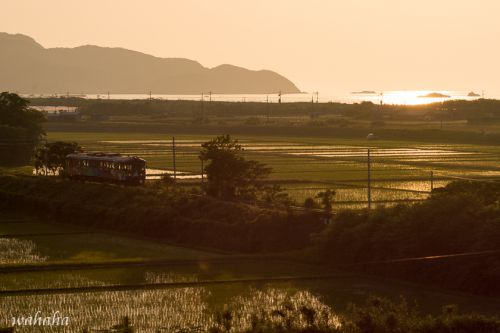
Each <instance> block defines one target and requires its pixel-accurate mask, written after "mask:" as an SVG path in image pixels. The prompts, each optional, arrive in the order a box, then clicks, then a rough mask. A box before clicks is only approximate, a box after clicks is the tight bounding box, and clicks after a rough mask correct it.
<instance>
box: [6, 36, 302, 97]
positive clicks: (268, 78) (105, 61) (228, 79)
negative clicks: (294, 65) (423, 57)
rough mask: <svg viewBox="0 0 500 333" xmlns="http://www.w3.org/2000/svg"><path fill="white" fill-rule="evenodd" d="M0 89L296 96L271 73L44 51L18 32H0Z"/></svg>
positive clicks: (117, 53) (123, 54)
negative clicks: (277, 94) (286, 94)
mask: <svg viewBox="0 0 500 333" xmlns="http://www.w3.org/2000/svg"><path fill="white" fill-rule="evenodd" d="M0 74H1V75H0V91H16V92H20V93H29V94H32V93H33V94H38V93H40V94H42V93H43V94H51V93H64V92H72V93H86V94H92V93H104V92H110V93H115V94H134V93H146V92H149V91H152V92H153V93H155V94H199V93H202V92H208V91H212V92H214V93H219V94H238V93H239V94H263V93H277V92H279V91H281V92H282V93H299V92H300V90H299V89H298V88H297V87H296V86H295V84H294V83H293V82H291V81H290V80H288V79H287V78H285V77H284V76H282V75H280V74H278V73H276V72H274V71H271V70H249V69H246V68H244V67H239V66H235V65H231V64H221V65H219V66H216V67H213V68H207V67H204V66H203V65H201V64H200V63H199V62H197V61H195V60H191V59H186V58H160V57H156V56H153V55H149V54H146V53H142V52H140V51H134V50H129V49H125V48H121V47H102V46H97V45H82V46H77V47H74V48H67V47H55V48H44V47H43V46H42V45H41V44H39V43H38V42H37V41H36V40H35V39H33V38H32V37H30V36H26V35H22V34H8V33H2V32H0Z"/></svg>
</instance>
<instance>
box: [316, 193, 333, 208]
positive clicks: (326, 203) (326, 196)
mask: <svg viewBox="0 0 500 333" xmlns="http://www.w3.org/2000/svg"><path fill="white" fill-rule="evenodd" d="M335 194H336V193H335V190H332V189H328V190H326V191H324V192H319V193H318V194H317V195H316V198H318V199H321V204H322V205H323V209H324V210H325V212H327V213H331V212H332V210H333V199H334V197H335Z"/></svg>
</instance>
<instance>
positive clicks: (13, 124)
mask: <svg viewBox="0 0 500 333" xmlns="http://www.w3.org/2000/svg"><path fill="white" fill-rule="evenodd" d="M28 104H29V102H28V101H27V100H25V99H23V98H21V97H20V96H19V95H17V94H13V93H8V92H3V93H0V156H1V157H2V158H0V164H1V165H10V164H27V163H28V162H29V159H30V158H31V155H32V153H33V149H34V147H35V146H36V145H37V144H38V142H39V141H40V140H41V139H42V138H43V136H44V131H43V128H42V122H43V121H44V120H45V117H44V115H43V114H42V113H41V112H38V111H35V110H33V109H30V108H29V106H28Z"/></svg>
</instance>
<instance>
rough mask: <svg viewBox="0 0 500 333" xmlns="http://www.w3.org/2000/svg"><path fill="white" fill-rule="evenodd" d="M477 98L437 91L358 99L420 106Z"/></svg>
mask: <svg viewBox="0 0 500 333" xmlns="http://www.w3.org/2000/svg"><path fill="white" fill-rule="evenodd" d="M476 98H478V96H469V95H468V94H467V93H463V92H456V91H435V90H434V91H432V90H400V91H386V92H383V93H372V94H361V95H360V96H358V97H357V99H358V100H360V101H370V102H373V103H375V104H380V103H383V104H393V105H420V104H430V103H440V102H445V101H448V100H453V99H465V100H472V99H476Z"/></svg>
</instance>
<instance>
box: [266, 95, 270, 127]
mask: <svg viewBox="0 0 500 333" xmlns="http://www.w3.org/2000/svg"><path fill="white" fill-rule="evenodd" d="M266 116H267V119H266V123H268V124H269V95H266Z"/></svg>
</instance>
